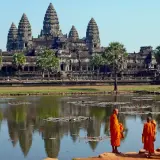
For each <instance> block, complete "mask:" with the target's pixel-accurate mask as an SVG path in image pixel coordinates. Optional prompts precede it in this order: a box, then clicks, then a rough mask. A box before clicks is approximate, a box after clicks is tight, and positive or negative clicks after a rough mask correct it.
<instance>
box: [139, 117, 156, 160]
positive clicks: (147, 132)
mask: <svg viewBox="0 0 160 160" xmlns="http://www.w3.org/2000/svg"><path fill="white" fill-rule="evenodd" d="M154 141H155V127H154V124H153V123H152V122H151V118H150V117H148V118H147V122H146V123H145V124H144V127H143V133H142V143H144V149H145V150H146V151H147V152H148V155H147V156H148V157H150V156H151V155H152V153H154Z"/></svg>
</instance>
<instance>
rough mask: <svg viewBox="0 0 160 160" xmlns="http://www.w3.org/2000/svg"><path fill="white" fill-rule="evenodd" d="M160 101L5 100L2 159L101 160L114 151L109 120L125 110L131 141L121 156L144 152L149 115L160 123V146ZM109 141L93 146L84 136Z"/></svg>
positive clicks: (0, 123) (0, 117)
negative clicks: (95, 159)
mask: <svg viewBox="0 0 160 160" xmlns="http://www.w3.org/2000/svg"><path fill="white" fill-rule="evenodd" d="M159 104H160V96H154V95H142V96H140V95H131V94H130V95H118V96H114V95H106V96H87V97H86V96H84V97H83V96H81V97H80V96H77V97H76V96H72V97H58V96H25V97H13V98H12V97H5V98H0V144H1V149H0V159H12V160H17V159H20V160H32V159H36V160H42V159H44V158H46V157H51V158H52V157H53V158H54V157H58V158H59V159H60V160H71V159H72V158H75V157H90V156H97V155H99V154H101V153H103V152H110V151H111V146H110V140H109V137H108V136H109V116H110V114H111V112H112V109H113V108H114V107H117V108H119V111H120V114H119V121H120V122H122V123H123V125H124V126H125V138H124V140H123V141H122V144H121V147H120V151H121V152H129V151H135V152H138V151H139V149H141V148H142V143H141V134H142V129H143V123H144V121H145V119H146V117H147V115H148V114H149V115H152V117H153V118H154V119H155V120H156V121H157V138H156V139H157V141H156V142H155V148H158V147H160V145H159V140H160V129H159V126H160V106H159ZM67 116H76V117H78V116H85V117H90V118H91V119H87V120H83V121H69V122H66V121H58V122H51V121H45V120H44V119H47V118H49V117H53V118H57V117H67ZM85 136H89V137H102V138H103V137H106V138H105V139H103V140H102V141H99V142H97V141H88V140H87V139H83V138H82V137H85Z"/></svg>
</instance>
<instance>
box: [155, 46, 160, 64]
mask: <svg viewBox="0 0 160 160" xmlns="http://www.w3.org/2000/svg"><path fill="white" fill-rule="evenodd" d="M154 53H155V58H156V61H157V63H158V64H160V46H157V47H156V49H155V50H154Z"/></svg>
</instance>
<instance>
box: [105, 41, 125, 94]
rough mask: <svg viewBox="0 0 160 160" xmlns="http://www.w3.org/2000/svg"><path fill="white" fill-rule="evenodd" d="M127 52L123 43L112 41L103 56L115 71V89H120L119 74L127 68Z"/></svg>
mask: <svg viewBox="0 0 160 160" xmlns="http://www.w3.org/2000/svg"><path fill="white" fill-rule="evenodd" d="M127 56H128V55H127V52H126V49H125V47H124V45H123V44H121V43H119V42H112V43H110V44H109V46H108V47H107V48H106V49H105V52H104V54H103V57H104V59H105V63H106V64H107V65H108V66H110V67H111V68H112V69H113V71H114V91H116V92H117V91H118V87H117V74H118V73H120V72H122V71H123V70H124V69H125V68H126V66H127V65H126V64H127V63H126V60H127Z"/></svg>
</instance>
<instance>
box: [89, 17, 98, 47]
mask: <svg viewBox="0 0 160 160" xmlns="http://www.w3.org/2000/svg"><path fill="white" fill-rule="evenodd" d="M86 41H87V44H88V47H89V48H97V47H100V37H99V29H98V25H97V23H96V21H95V20H94V18H91V20H90V21H89V23H88V27H87V31H86Z"/></svg>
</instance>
